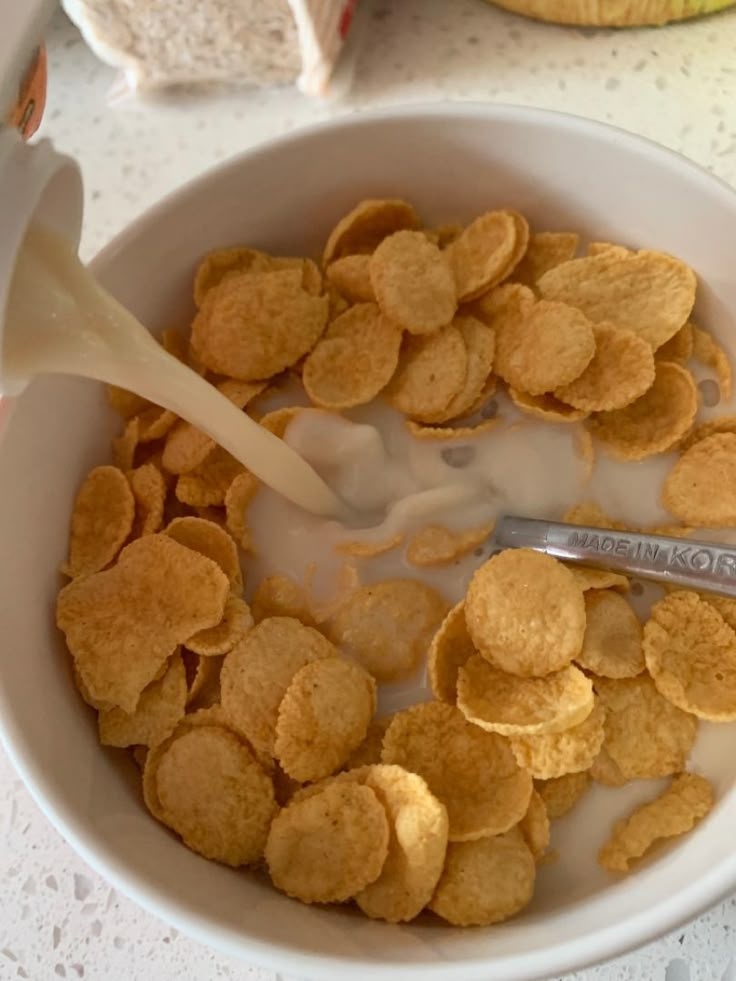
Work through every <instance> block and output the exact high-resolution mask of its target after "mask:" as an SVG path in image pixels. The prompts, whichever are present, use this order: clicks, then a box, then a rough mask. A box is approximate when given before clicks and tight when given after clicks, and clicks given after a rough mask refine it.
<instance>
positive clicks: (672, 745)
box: [593, 674, 698, 783]
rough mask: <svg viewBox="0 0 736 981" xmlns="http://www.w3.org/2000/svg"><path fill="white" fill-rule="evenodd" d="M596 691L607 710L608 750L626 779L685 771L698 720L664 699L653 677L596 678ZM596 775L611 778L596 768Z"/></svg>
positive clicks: (604, 745) (609, 755)
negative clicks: (601, 774) (602, 774)
mask: <svg viewBox="0 0 736 981" xmlns="http://www.w3.org/2000/svg"><path fill="white" fill-rule="evenodd" d="M595 691H596V694H597V696H598V698H599V699H600V702H601V704H602V705H603V708H604V709H605V710H606V719H605V723H604V727H603V728H604V732H605V737H604V743H603V749H604V750H605V753H606V755H607V756H608V758H609V759H610V760H611V762H612V763H613V764H614V765H615V767H616V770H617V772H618V773H619V774H620V776H621V778H622V779H623V780H644V779H647V780H649V779H654V778H656V777H666V776H669V775H670V774H672V773H677V772H678V771H680V770H682V769H683V767H684V766H685V762H686V760H687V757H688V753H689V752H690V750H691V749H692V746H693V743H694V741H695V735H696V732H697V727H698V723H697V719H695V718H694V717H693V716H692V715H690V714H688V713H687V712H683V711H681V710H680V709H678V708H676V707H675V706H674V705H672V704H671V703H670V702H669V701H668V700H667V699H666V698H664V697H663V696H662V695H661V694H660V693H659V692H658V691H657V689H656V687H655V685H654V683H653V682H652V679H651V678H650V677H649V676H648V675H646V674H644V675H640V676H638V677H636V678H622V679H615V680H614V679H610V678H596V679H595ZM593 776H594V777H595V778H596V780H599V782H601V783H606V782H608V781H606V780H605V777H604V779H602V780H600V779H599V777H600V774H599V773H597V772H595V771H594V773H593Z"/></svg>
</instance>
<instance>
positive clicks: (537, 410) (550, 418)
mask: <svg viewBox="0 0 736 981" xmlns="http://www.w3.org/2000/svg"><path fill="white" fill-rule="evenodd" d="M508 392H509V398H510V399H511V401H512V402H513V403H514V405H515V406H516V407H517V408H518V409H521V411H522V412H526V413H527V415H530V416H535V417H536V418H537V419H544V420H545V421H546V422H580V421H581V420H582V419H587V418H588V415H589V414H590V413H589V412H587V411H586V410H584V409H575V408H573V406H571V405H566V404H565V403H564V402H561V401H560V399H558V398H557V397H556V396H554V395H550V394H549V393H547V394H545V395H530V394H529V393H528V392H520V391H519V390H518V389H516V388H514V387H513V386H510V387H509V390H508Z"/></svg>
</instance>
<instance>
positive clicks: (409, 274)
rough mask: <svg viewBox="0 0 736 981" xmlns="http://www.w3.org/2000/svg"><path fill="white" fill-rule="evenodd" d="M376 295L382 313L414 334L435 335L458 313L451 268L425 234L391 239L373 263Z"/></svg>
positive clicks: (397, 234) (398, 234)
mask: <svg viewBox="0 0 736 981" xmlns="http://www.w3.org/2000/svg"><path fill="white" fill-rule="evenodd" d="M370 276H371V284H372V286H373V292H374V294H375V296H376V301H377V302H378V305H379V307H380V308H381V312H382V313H383V315H384V316H385V317H387V318H388V319H389V320H390V321H391V322H392V323H394V324H396V325H397V326H398V327H400V328H401V329H402V330H407V331H409V333H411V334H431V333H434V332H435V331H437V330H439V329H440V327H444V326H446V325H447V324H449V323H450V321H451V320H452V318H453V316H454V314H455V310H456V309H457V296H456V293H455V280H454V278H453V275H452V270H451V269H450V265H449V263H448V262H447V260H446V259H445V256H444V255H443V254H442V253H441V252H440V250H439V249H438V248H437V246H436V245H433V244H432V243H431V242H428V241H427V239H426V237H425V235H424V234H423V233H422V232H413V231H400V232H395V233H394V234H393V235H389V236H388V237H387V238H385V239H384V240H383V241H382V242H381V244H380V245H379V246H378V248H377V249H376V251H375V252H374V253H373V255H372V256H371V259H370Z"/></svg>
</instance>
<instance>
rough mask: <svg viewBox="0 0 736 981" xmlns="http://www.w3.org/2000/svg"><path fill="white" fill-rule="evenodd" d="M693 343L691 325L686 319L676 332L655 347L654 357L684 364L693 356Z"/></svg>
mask: <svg viewBox="0 0 736 981" xmlns="http://www.w3.org/2000/svg"><path fill="white" fill-rule="evenodd" d="M693 345H694V335H693V325H692V324H691V323H690V321H689V320H688V322H687V323H686V324H683V325H682V327H680V329H679V330H678V331H677V333H676V334H673V335H672V337H670V339H669V340H668V341H665V343H664V344H663V345H662V346H661V347H658V348H657V351H656V355H655V357H656V358H657V360H658V361H676V362H677V363H678V364H686V362H688V361H689V360H690V358H691V357H692V356H693Z"/></svg>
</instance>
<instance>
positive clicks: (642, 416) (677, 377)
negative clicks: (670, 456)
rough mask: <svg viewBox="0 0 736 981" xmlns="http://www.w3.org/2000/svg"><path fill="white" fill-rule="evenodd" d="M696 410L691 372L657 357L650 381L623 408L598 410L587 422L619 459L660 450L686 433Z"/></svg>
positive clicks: (595, 435) (664, 449) (630, 458)
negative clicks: (642, 393) (647, 386)
mask: <svg viewBox="0 0 736 981" xmlns="http://www.w3.org/2000/svg"><path fill="white" fill-rule="evenodd" d="M697 411H698V392H697V389H696V387H695V382H694V381H693V376H692V375H691V374H690V372H689V371H687V369H685V368H683V367H681V366H680V365H679V364H674V363H670V362H668V361H659V362H657V365H656V372H655V378H654V384H653V385H652V386H651V388H649V389H648V390H647V391H646V392H645V394H644V395H642V396H641V397H640V398H638V399H637V400H636V401H635V402H632V403H631V405H628V406H626V408H624V409H614V410H613V411H612V412H599V413H598V414H597V415H595V416H593V417H592V418H591V419H590V420H589V421H588V423H587V425H588V427H589V428H590V432H591V433H592V435H593V436H594V437H595V438H596V439H597V440H599V441H600V442H601V443H603V445H604V446H605V448H606V449H607V450H608V452H609V453H610V455H611V456H613V457H615V458H616V459H619V460H642V459H644V457H647V456H652V455H653V454H655V453H664V452H665V451H666V450H669V449H670V448H671V447H672V446H674V445H675V443H677V441H678V440H680V439H682V437H683V436H684V435H685V433H687V431H688V430H689V429H690V426H691V425H692V424H693V420H694V419H695V414H696V412H697Z"/></svg>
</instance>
